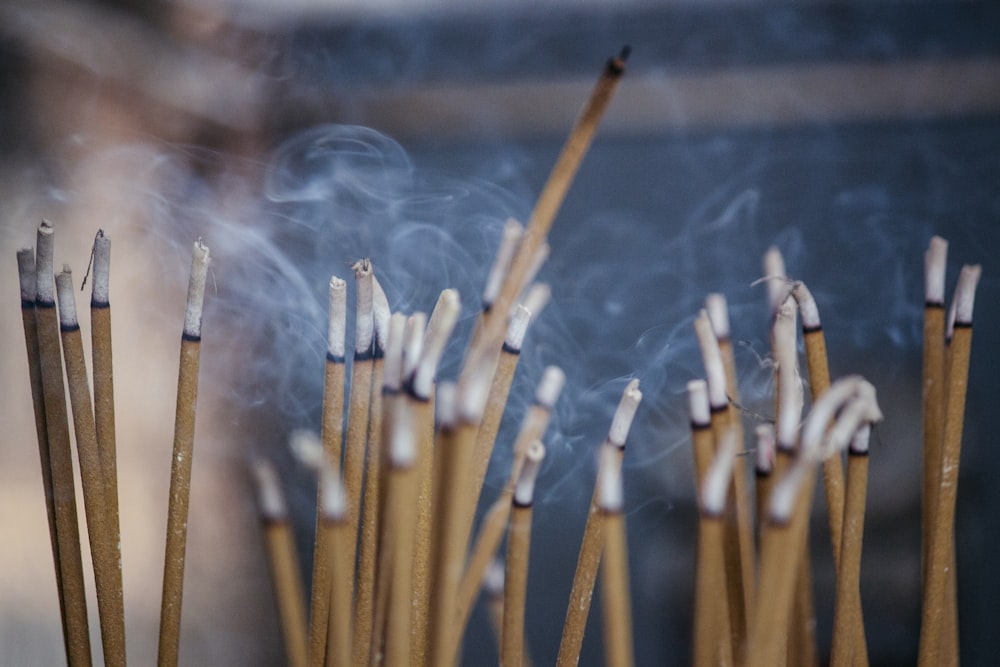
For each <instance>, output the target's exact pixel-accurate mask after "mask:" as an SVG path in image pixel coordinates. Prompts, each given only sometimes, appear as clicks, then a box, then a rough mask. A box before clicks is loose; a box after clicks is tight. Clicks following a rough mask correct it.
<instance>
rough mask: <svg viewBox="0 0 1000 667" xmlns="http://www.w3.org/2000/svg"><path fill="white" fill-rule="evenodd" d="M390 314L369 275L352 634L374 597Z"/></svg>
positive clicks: (358, 650) (363, 623) (363, 625)
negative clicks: (369, 333)
mask: <svg viewBox="0 0 1000 667" xmlns="http://www.w3.org/2000/svg"><path fill="white" fill-rule="evenodd" d="M391 317H392V313H391V311H390V310H389V300H388V299H387V298H386V296H385V291H383V289H382V285H380V284H379V281H378V278H377V277H376V276H375V275H374V274H372V321H373V323H374V334H373V335H374V349H373V352H372V355H373V359H372V393H371V398H370V400H369V404H368V448H367V451H366V453H365V486H364V490H363V492H362V504H363V506H362V509H361V526H360V528H359V530H360V538H359V544H358V564H357V575H356V576H355V581H356V589H357V590H356V592H355V596H354V598H355V599H354V634H355V635H357V636H358V637H366V638H367V637H370V636H371V631H372V628H371V624H372V619H373V608H374V595H375V569H376V561H377V558H378V554H377V551H378V522H379V521H380V519H381V511H382V510H381V500H380V498H381V495H382V490H381V487H382V459H383V457H384V451H383V450H384V448H383V446H382V444H383V437H382V429H383V425H382V421H383V405H382V393H383V392H382V388H383V382H384V373H385V351H386V346H387V345H388V340H389V321H390V319H391ZM369 649H370V643H369V642H368V641H367V640H364V641H357V642H355V643H354V663H355V664H367V662H368V657H369Z"/></svg>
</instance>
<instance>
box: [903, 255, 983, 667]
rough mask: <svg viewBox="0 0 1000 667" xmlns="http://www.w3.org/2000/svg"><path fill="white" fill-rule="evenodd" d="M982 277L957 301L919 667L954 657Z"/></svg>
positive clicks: (965, 277) (966, 270) (969, 280)
mask: <svg viewBox="0 0 1000 667" xmlns="http://www.w3.org/2000/svg"><path fill="white" fill-rule="evenodd" d="M981 272H982V269H981V268H980V267H979V265H966V266H964V267H962V272H961V274H960V275H959V278H958V286H957V287H956V288H955V296H954V299H953V309H954V313H955V317H954V325H953V327H951V329H952V333H951V340H950V342H949V344H948V361H947V368H948V378H947V386H946V389H945V396H946V401H947V402H946V404H945V415H944V440H943V443H942V448H941V467H940V470H939V480H938V497H937V507H935V508H934V521H933V526H932V528H933V530H932V532H931V544H930V551H929V553H928V560H927V585H926V588H925V590H924V602H923V615H922V623H921V626H920V652H919V657H918V664H919V665H920V666H921V667H929V666H930V665H938V664H941V661H942V660H943V659H944V660H946V659H948V658H949V657H950V656H946V655H944V654H943V652H942V637H943V630H944V625H945V619H944V614H945V609H946V608H947V605H948V603H947V599H946V598H947V591H948V578H949V571H950V570H952V569H954V563H952V562H951V559H950V556H951V553H952V551H953V549H954V530H955V502H956V499H957V495H958V469H959V463H960V459H961V451H962V431H963V427H964V424H965V396H966V392H967V389H968V379H969V353H970V351H971V347H972V311H973V306H974V304H975V296H976V286H977V285H978V282H979V276H980V274H981Z"/></svg>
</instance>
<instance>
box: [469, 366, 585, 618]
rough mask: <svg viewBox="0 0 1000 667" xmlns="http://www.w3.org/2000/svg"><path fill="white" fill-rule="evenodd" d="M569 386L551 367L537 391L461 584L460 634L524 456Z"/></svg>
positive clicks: (498, 534)
mask: <svg viewBox="0 0 1000 667" xmlns="http://www.w3.org/2000/svg"><path fill="white" fill-rule="evenodd" d="M565 383H566V375H565V374H564V373H563V372H562V369H560V368H558V367H556V366H549V367H547V368H546V369H545V372H544V373H543V374H542V379H541V381H540V382H539V383H538V387H537V389H536V391H535V400H534V403H532V405H531V406H530V407H529V408H528V411H527V413H526V414H525V416H524V420H523V421H522V422H521V429H520V431H519V432H518V434H517V439H516V440H515V442H514V447H513V463H512V464H511V470H510V475H509V476H508V478H507V483H506V484H505V485H504V487H503V489H502V490H501V492H500V495H499V497H498V498H497V499H496V500H495V501H494V502H493V505H491V506H490V509H489V510H488V511H487V512H486V515H485V516H484V517H483V520H482V524H481V525H480V528H479V533H478V535H476V542H475V545H474V546H473V548H472V552H471V553H470V555H469V563H468V565H467V566H466V568H465V573H464V574H463V575H462V580H461V583H460V585H459V589H458V605H457V609H458V618H459V620H458V625H457V628H458V631H459V633H460V634H461V632H463V631H464V630H465V626H466V624H467V623H468V620H469V614H470V613H471V612H472V606H473V604H474V603H475V601H476V596H477V595H478V593H479V587H480V584H481V583H482V582H483V577H484V576H485V573H486V570H487V568H488V566H489V564H490V562H491V561H492V560H493V557H494V554H496V551H497V548H498V547H499V546H500V542H501V540H502V539H503V534H504V530H505V529H506V527H507V520H508V518H509V516H510V508H511V498H512V497H513V495H514V486H515V484H516V483H517V478H518V477H519V476H520V474H521V467H522V465H523V463H524V457H525V456H526V454H527V451H528V448H529V447H530V446H531V443H533V442H534V441H536V440H540V439H541V438H542V435H543V434H544V433H545V429H546V428H547V426H548V423H549V418H550V417H551V415H552V410H553V408H554V407H555V403H556V401H557V400H558V398H559V394H560V393H561V392H562V388H563V386H564V385H565Z"/></svg>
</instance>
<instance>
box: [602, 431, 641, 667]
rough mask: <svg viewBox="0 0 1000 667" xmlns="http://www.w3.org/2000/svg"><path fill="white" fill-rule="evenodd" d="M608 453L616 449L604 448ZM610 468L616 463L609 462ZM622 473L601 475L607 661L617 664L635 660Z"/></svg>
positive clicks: (626, 664) (625, 666)
mask: <svg viewBox="0 0 1000 667" xmlns="http://www.w3.org/2000/svg"><path fill="white" fill-rule="evenodd" d="M602 454H603V455H604V456H605V457H608V456H611V457H614V453H613V452H611V451H610V450H609V449H605V450H604V451H603V452H602ZM607 467H608V468H609V469H610V468H613V467H614V466H613V465H610V464H609V465H608V466H607ZM621 477H622V473H621V468H620V467H619V468H618V470H617V473H616V474H611V475H606V476H604V477H603V478H602V479H601V488H600V493H599V497H598V501H597V502H598V506H599V507H600V511H601V512H603V513H604V559H603V562H602V563H601V600H602V607H603V614H602V615H603V617H604V656H605V659H604V662H605V664H607V665H615V666H616V667H631V665H633V664H635V656H634V650H633V647H632V641H633V640H632V596H631V592H630V590H629V577H628V547H627V540H626V537H625V515H624V514H623V512H622V510H623V507H624V505H625V499H624V494H623V492H622V480H621Z"/></svg>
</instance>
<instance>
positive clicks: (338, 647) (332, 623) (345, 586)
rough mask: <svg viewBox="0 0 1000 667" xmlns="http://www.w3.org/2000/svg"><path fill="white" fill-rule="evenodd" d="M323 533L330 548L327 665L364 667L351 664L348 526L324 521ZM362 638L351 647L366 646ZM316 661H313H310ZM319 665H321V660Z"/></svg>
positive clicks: (338, 522)
mask: <svg viewBox="0 0 1000 667" xmlns="http://www.w3.org/2000/svg"><path fill="white" fill-rule="evenodd" d="M321 529H322V531H323V532H324V533H326V541H327V543H328V544H329V545H330V551H329V558H330V569H329V573H330V588H329V589H328V593H329V600H330V605H329V612H330V615H329V623H328V625H327V627H326V630H327V632H328V634H327V637H326V640H325V642H324V643H325V644H326V663H325V664H327V665H330V667H349V665H351V664H367V663H356V662H355V663H352V662H351V651H352V642H351V596H350V590H351V580H350V576H351V570H350V567H349V563H348V560H349V559H351V558H353V556H354V552H353V550H352V549H351V548H350V546H351V545H349V544H348V543H347V539H348V537H349V536H350V530H349V527H348V525H347V522H346V521H345V520H344V519H343V518H342V519H339V520H329V519H327V520H324V521H323V522H322V528H321ZM364 640H365V637H363V636H362V635H358V639H357V641H355V642H353V646H354V647H356V646H357V645H358V644H361V643H367V642H366V641H364ZM313 660H314V661H315V659H313ZM319 664H323V662H322V660H321V661H320V663H319Z"/></svg>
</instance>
